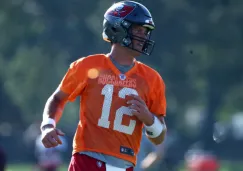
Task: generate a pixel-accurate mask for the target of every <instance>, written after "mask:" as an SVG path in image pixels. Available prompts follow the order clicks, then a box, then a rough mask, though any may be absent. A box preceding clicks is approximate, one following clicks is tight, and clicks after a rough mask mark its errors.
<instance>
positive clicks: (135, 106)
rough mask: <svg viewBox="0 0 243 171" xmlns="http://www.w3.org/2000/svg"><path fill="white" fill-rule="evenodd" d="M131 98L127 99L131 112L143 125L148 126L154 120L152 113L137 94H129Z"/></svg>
mask: <svg viewBox="0 0 243 171" xmlns="http://www.w3.org/2000/svg"><path fill="white" fill-rule="evenodd" d="M129 96H130V97H131V100H129V101H127V104H129V105H130V106H129V108H130V109H131V110H132V114H133V115H135V116H136V117H137V118H138V119H139V120H140V121H142V122H143V123H144V124H145V125H147V126H150V125H152V124H153V122H154V118H153V114H152V113H151V112H150V111H149V109H148V107H147V105H146V103H145V102H144V100H143V99H142V98H141V97H139V96H137V95H133V94H132V95H129Z"/></svg>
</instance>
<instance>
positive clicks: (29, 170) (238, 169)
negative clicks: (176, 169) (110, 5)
mask: <svg viewBox="0 0 243 171" xmlns="http://www.w3.org/2000/svg"><path fill="white" fill-rule="evenodd" d="M223 163H224V164H223V165H222V166H221V169H220V171H243V165H242V164H241V163H242V162H237V163H232V162H223ZM67 168H68V164H66V165H64V166H63V167H62V168H60V169H59V171H67ZM6 171H33V166H32V165H31V164H10V165H8V167H7V170H6ZM180 171H185V170H184V169H181V170H180Z"/></svg>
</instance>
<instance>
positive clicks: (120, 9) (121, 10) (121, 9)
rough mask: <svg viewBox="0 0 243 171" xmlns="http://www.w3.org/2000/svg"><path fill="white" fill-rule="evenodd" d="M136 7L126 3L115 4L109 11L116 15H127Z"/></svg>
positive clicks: (110, 13)
mask: <svg viewBox="0 0 243 171" xmlns="http://www.w3.org/2000/svg"><path fill="white" fill-rule="evenodd" d="M133 9H134V7H133V6H128V5H124V4H114V5H113V7H112V8H111V11H109V12H108V14H109V15H112V16H114V17H122V18H123V17H126V16H127V15H128V14H129V13H130V12H132V10H133Z"/></svg>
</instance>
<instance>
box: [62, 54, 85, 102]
mask: <svg viewBox="0 0 243 171" xmlns="http://www.w3.org/2000/svg"><path fill="white" fill-rule="evenodd" d="M86 73H87V72H86V69H85V66H84V61H83V58H81V59H79V60H77V61H75V62H73V63H71V64H70V67H69V69H68V71H67V72H66V74H65V76H64V77H63V79H62V81H61V83H60V85H59V87H60V89H61V90H62V91H63V92H64V93H66V94H68V95H69V97H68V100H69V101H71V102H72V101H74V100H75V99H76V97H77V96H79V95H81V93H82V92H83V90H84V88H85V86H86V84H87V74H86Z"/></svg>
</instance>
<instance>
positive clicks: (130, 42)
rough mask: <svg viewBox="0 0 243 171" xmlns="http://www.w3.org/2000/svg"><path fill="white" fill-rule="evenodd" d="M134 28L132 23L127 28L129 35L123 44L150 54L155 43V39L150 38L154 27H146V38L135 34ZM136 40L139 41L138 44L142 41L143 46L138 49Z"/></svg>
mask: <svg viewBox="0 0 243 171" xmlns="http://www.w3.org/2000/svg"><path fill="white" fill-rule="evenodd" d="M133 29H134V28H133V25H132V24H130V27H129V28H127V36H126V38H125V39H124V40H123V42H122V44H123V46H126V47H128V48H130V49H132V50H135V51H137V52H140V53H142V54H145V55H150V54H151V53H152V51H153V48H154V44H155V42H154V41H153V40H150V38H151V33H152V29H150V28H148V27H146V29H147V35H146V37H145V38H144V37H140V36H138V35H135V34H133ZM134 41H137V42H138V44H140V43H141V46H142V48H141V49H140V48H139V49H137V48H136V47H134Z"/></svg>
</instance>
